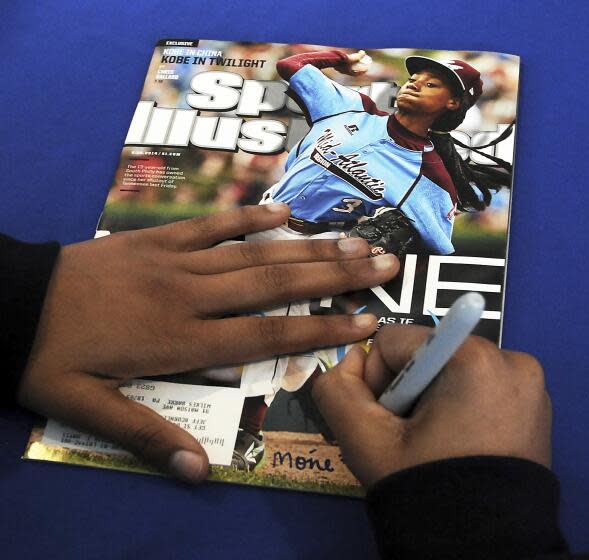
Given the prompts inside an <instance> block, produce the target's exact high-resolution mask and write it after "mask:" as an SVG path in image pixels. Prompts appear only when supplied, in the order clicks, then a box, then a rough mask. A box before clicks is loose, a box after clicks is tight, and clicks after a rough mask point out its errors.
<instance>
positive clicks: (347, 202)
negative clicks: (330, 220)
mask: <svg viewBox="0 0 589 560" xmlns="http://www.w3.org/2000/svg"><path fill="white" fill-rule="evenodd" d="M342 204H343V205H344V206H345V208H338V207H337V206H335V207H334V208H332V210H333V211H334V212H345V213H346V214H351V213H352V212H353V211H354V210H356V208H358V206H360V205H361V204H362V201H361V200H360V199H358V198H342Z"/></svg>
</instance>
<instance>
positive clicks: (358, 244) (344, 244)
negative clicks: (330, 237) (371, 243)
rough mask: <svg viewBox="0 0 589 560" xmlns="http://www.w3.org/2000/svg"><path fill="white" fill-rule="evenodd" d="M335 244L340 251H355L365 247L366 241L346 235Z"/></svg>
mask: <svg viewBox="0 0 589 560" xmlns="http://www.w3.org/2000/svg"><path fill="white" fill-rule="evenodd" d="M337 246H338V247H339V248H340V251H342V253H357V252H358V251H360V250H362V249H364V248H365V247H366V242H365V241H364V240H362V239H358V238H353V237H346V238H345V239H340V240H339V241H338V242H337Z"/></svg>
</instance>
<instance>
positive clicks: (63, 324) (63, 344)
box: [18, 204, 399, 481]
mask: <svg viewBox="0 0 589 560" xmlns="http://www.w3.org/2000/svg"><path fill="white" fill-rule="evenodd" d="M288 214H289V208H288V206H286V205H285V204H274V205H263V206H252V207H244V208H242V209H239V210H232V211H229V212H224V213H221V214H216V215H212V216H209V217H206V218H199V219H192V220H186V221H183V222H178V223H175V224H170V225H167V226H162V227H157V228H151V229H145V230H140V231H134V232H126V233H119V234H114V235H110V236H108V237H104V238H101V239H96V240H93V241H88V242H85V243H78V244H75V245H70V246H66V247H64V248H63V249H62V251H61V253H60V256H59V258H58V262H57V263H56V267H55V269H54V272H53V276H52V279H51V282H50V285H49V289H48V292H47V295H46V299H45V303H44V306H43V310H42V314H41V319H40V322H39V326H38V330H37V335H36V338H35V342H34V345H33V349H32V351H31V355H30V358H29V362H28V365H27V368H26V370H25V372H24V374H23V377H22V381H21V384H20V388H19V392H18V399H19V402H20V403H21V404H22V405H23V406H25V407H27V408H30V409H31V410H34V411H36V412H38V413H40V414H43V415H45V416H48V417H51V418H55V419H57V420H60V421H62V422H64V423H66V424H68V425H71V426H73V427H77V428H79V429H82V430H85V431H88V432H91V433H94V434H97V435H99V436H101V437H104V438H106V439H109V440H112V441H115V442H117V443H119V444H121V445H122V446H123V447H125V448H127V449H129V450H130V451H132V452H133V453H135V454H136V455H138V456H140V457H141V458H143V459H144V460H145V461H147V462H149V463H151V464H153V465H155V466H157V467H159V468H162V469H167V470H169V471H170V472H171V473H172V474H175V475H176V476H179V477H181V478H184V479H185V480H190V481H196V480H199V479H201V478H203V477H205V476H206V474H207V472H208V459H207V457H206V453H205V452H204V450H203V449H202V448H201V446H200V445H199V444H198V442H197V441H196V440H195V439H194V438H193V437H192V436H191V435H190V434H188V433H187V432H185V431H184V430H182V429H180V428H179V427H177V426H175V425H174V424H171V423H169V422H167V421H166V420H164V419H163V418H162V417H161V416H159V415H158V414H156V413H155V412H153V411H152V410H150V409H148V408H146V407H144V406H142V405H141V404H139V403H137V402H133V401H131V400H129V399H127V398H125V397H124V396H123V395H122V394H121V393H120V392H119V390H118V387H119V386H120V385H121V383H122V382H123V381H124V380H125V379H127V378H131V377H145V376H152V375H161V374H168V373H175V372H176V373H177V372H182V371H188V370H194V369H200V368H206V367H211V366H218V365H224V364H239V363H243V362H247V361H252V360H259V359H263V358H269V357H271V356H274V355H278V354H286V353H294V352H302V351H307V350H309V349H310V348H317V347H323V346H336V345H340V344H344V343H349V342H352V341H355V340H360V339H362V338H365V337H367V336H370V335H371V334H372V333H373V332H374V330H375V329H376V325H377V323H376V318H375V317H374V316H373V315H360V316H345V315H342V316H308V317H255V316H237V317H235V316H233V317H230V316H229V315H233V314H237V313H246V312H249V311H254V312H255V311H259V310H262V309H264V308H270V307H272V306H276V305H278V304H284V303H287V302H289V301H296V300H301V299H306V298H315V297H324V296H328V295H334V294H339V293H342V292H346V291H350V290H358V289H363V288H366V287H369V286H376V285H378V284H381V283H383V282H386V281H388V280H390V279H391V278H393V277H394V276H395V274H396V273H397V272H398V269H399V263H398V261H397V260H396V259H395V258H394V257H391V256H386V257H383V258H381V259H380V260H377V259H371V258H369V257H368V255H369V247H368V245H367V244H366V242H365V241H363V240H354V242H353V243H344V244H342V242H341V241H337V240H334V241H331V240H321V241H319V240H306V241H269V242H250V243H233V244H226V245H222V246H218V247H214V245H216V244H218V243H219V242H221V241H223V240H226V239H231V238H234V237H236V236H239V235H242V234H247V233H252V232H256V231H263V230H267V229H271V228H274V227H277V226H279V225H280V224H281V223H283V222H284V221H285V220H286V219H287V217H288Z"/></svg>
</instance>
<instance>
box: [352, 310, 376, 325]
mask: <svg viewBox="0 0 589 560" xmlns="http://www.w3.org/2000/svg"><path fill="white" fill-rule="evenodd" d="M373 325H374V315H370V313H363V314H362V315H354V326H355V327H358V328H359V329H366V328H368V327H372V326H373Z"/></svg>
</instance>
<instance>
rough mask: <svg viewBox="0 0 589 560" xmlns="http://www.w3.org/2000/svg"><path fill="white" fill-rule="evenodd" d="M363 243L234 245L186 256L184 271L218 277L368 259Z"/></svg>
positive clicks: (320, 241) (352, 240)
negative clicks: (266, 268)
mask: <svg viewBox="0 0 589 560" xmlns="http://www.w3.org/2000/svg"><path fill="white" fill-rule="evenodd" d="M369 254H370V247H369V245H368V243H367V242H366V241H365V240H364V239H360V238H345V239H340V240H339V241H337V240H326V239H315V240H305V241H298V240H286V241H259V242H258V241H257V242H246V243H233V244H231V245H223V246H220V247H214V248H211V249H205V250H203V251H198V252H195V253H188V254H187V255H186V262H187V265H186V266H187V268H188V270H190V272H192V273H195V274H218V273H221V272H231V271H234V270H240V269H242V268H248V267H255V266H264V265H271V264H286V263H304V262H319V261H338V260H343V259H357V258H361V257H367V256H368V255H369Z"/></svg>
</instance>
